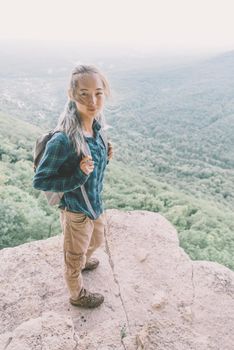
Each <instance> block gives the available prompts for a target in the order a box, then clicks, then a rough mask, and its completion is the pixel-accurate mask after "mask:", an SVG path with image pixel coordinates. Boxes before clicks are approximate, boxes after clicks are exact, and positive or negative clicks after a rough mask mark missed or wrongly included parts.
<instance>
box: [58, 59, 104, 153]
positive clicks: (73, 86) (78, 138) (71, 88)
mask: <svg viewBox="0 0 234 350" xmlns="http://www.w3.org/2000/svg"><path fill="white" fill-rule="evenodd" d="M87 73H97V74H99V77H100V78H101V80H102V83H103V88H104V94H105V96H106V97H109V96H110V85H109V83H108V81H107V79H106V77H105V76H104V75H103V74H102V73H101V72H100V70H99V69H98V68H97V67H96V66H95V65H91V64H89V65H88V64H78V65H76V66H75V67H74V69H73V70H72V73H71V77H70V81H69V85H68V100H67V102H66V105H65V108H64V111H63V112H62V113H61V115H60V117H59V119H58V123H57V126H56V127H55V129H54V131H63V132H65V133H66V134H67V135H68V136H69V138H70V139H71V141H72V143H73V146H74V148H75V149H76V151H77V153H78V154H80V152H83V153H84V154H85V147H84V144H85V140H84V135H83V132H82V124H81V117H80V114H79V111H78V109H77V106H76V103H75V101H76V99H77V88H78V81H79V78H80V75H81V74H87ZM95 119H96V120H97V121H98V122H99V123H100V124H101V127H102V129H104V130H105V128H106V126H107V124H106V120H105V116H104V113H103V112H101V113H99V114H98V116H96V117H95Z"/></svg>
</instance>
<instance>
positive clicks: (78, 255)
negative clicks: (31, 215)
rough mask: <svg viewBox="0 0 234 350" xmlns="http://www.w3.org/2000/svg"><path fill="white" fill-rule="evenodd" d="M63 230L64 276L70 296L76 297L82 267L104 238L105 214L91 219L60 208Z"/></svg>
mask: <svg viewBox="0 0 234 350" xmlns="http://www.w3.org/2000/svg"><path fill="white" fill-rule="evenodd" d="M60 222H61V227H62V231H63V238H64V241H63V251H64V277H65V281H66V283H67V287H68V290H69V292H70V297H71V298H72V299H77V298H78V296H79V293H80V291H81V289H82V287H83V278H82V274H81V271H82V268H84V266H85V263H86V261H87V260H88V259H89V258H90V256H91V255H92V254H93V252H94V251H95V250H96V249H97V248H98V247H99V246H100V245H101V244H102V242H103V240H104V227H105V214H104V213H102V214H101V215H100V216H99V217H98V219H96V220H91V219H90V218H89V217H88V216H86V215H85V214H84V213H73V212H69V211H67V210H63V209H61V210H60Z"/></svg>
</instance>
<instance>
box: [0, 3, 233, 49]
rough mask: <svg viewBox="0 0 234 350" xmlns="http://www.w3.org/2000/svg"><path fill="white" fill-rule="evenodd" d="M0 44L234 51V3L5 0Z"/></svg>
mask: <svg viewBox="0 0 234 350" xmlns="http://www.w3.org/2000/svg"><path fill="white" fill-rule="evenodd" d="M0 4H1V8H0V39H6V40H8V39H42V40H51V39H52V40H56V41H59V40H63V41H64V40H65V41H66V40H70V41H73V40H75V41H77V42H80V43H88V44H89V45H92V44H99V43H100V44H108V45H114V46H119V45H121V46H128V47H133V48H139V47H140V48H142V49H149V50H154V49H156V50H158V49H159V50H166V51H167V50H169V51H171V50H174V49H175V50H185V49H186V50H187V49H188V50H201V51H209V50H211V51H212V50H221V51H224V50H231V49H234V20H233V16H234V0H93V1H92V0H90V1H87V0H82V1H80V0H56V1H55V0H0Z"/></svg>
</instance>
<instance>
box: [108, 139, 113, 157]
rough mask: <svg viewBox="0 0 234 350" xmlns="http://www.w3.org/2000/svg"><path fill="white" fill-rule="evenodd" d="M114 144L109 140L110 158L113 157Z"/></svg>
mask: <svg viewBox="0 0 234 350" xmlns="http://www.w3.org/2000/svg"><path fill="white" fill-rule="evenodd" d="M113 153H114V152H113V146H112V143H111V142H110V141H108V160H110V159H112V158H113Z"/></svg>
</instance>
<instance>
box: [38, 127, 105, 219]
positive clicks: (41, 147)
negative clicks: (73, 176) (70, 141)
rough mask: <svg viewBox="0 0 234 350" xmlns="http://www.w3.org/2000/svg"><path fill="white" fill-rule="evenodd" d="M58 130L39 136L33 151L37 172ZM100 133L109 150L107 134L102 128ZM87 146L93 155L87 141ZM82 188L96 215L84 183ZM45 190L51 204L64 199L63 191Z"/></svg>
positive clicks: (88, 204)
mask: <svg viewBox="0 0 234 350" xmlns="http://www.w3.org/2000/svg"><path fill="white" fill-rule="evenodd" d="M57 132H60V131H59V130H57V131H54V130H50V131H49V132H47V133H45V134H43V135H41V136H40V137H38V138H37V140H36V143H35V146H34V151H33V169H34V172H36V169H37V167H38V164H39V163H40V160H41V158H42V156H43V154H44V151H45V148H46V144H47V142H48V141H49V140H50V139H51V138H52V136H53V135H54V134H55V133H57ZM99 134H100V136H101V139H102V141H103V144H104V146H105V148H106V150H107V152H108V140H107V137H106V134H105V133H104V132H103V131H102V130H100V131H99ZM85 148H86V153H87V155H91V152H90V149H89V146H88V143H87V142H85ZM80 188H81V192H82V195H83V197H84V200H85V203H86V205H87V207H88V208H89V210H90V211H91V212H92V214H93V215H94V216H95V215H96V214H95V212H94V210H93V208H92V206H91V203H90V201H89V199H88V195H87V193H86V190H85V187H84V185H82V186H81V187H80ZM43 192H44V194H45V196H46V198H47V201H48V203H49V205H57V204H59V203H60V200H61V199H62V197H63V195H64V193H63V192H50V191H43Z"/></svg>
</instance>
